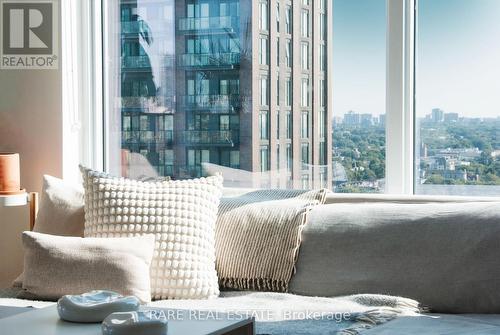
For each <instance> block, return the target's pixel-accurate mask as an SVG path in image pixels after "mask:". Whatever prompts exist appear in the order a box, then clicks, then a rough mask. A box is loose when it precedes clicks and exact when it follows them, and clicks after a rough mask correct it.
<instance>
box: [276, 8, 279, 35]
mask: <svg viewBox="0 0 500 335" xmlns="http://www.w3.org/2000/svg"><path fill="white" fill-rule="evenodd" d="M276 32H277V33H279V32H280V4H279V2H277V3H276Z"/></svg>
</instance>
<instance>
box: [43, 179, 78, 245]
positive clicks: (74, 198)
mask: <svg viewBox="0 0 500 335" xmlns="http://www.w3.org/2000/svg"><path fill="white" fill-rule="evenodd" d="M83 202H84V201H83V187H82V186H81V185H73V184H71V183H68V182H67V181H64V180H61V179H59V178H56V177H52V176H48V175H44V176H43V189H42V199H41V202H40V209H39V211H38V215H37V217H36V221H35V227H34V229H33V230H34V231H36V232H39V233H44V234H51V235H61V236H78V237H83V228H84V224H85V214H84V211H83Z"/></svg>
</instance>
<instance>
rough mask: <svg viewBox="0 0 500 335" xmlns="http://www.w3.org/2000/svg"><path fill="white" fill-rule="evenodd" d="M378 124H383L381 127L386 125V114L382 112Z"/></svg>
mask: <svg viewBox="0 0 500 335" xmlns="http://www.w3.org/2000/svg"><path fill="white" fill-rule="evenodd" d="M378 124H379V125H380V126H381V127H385V114H380V115H379V116H378Z"/></svg>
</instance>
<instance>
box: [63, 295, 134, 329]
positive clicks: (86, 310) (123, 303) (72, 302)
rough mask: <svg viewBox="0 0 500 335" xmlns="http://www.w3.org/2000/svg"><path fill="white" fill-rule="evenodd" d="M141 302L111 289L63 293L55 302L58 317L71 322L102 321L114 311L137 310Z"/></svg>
mask: <svg viewBox="0 0 500 335" xmlns="http://www.w3.org/2000/svg"><path fill="white" fill-rule="evenodd" d="M140 305H141V303H140V301H139V299H137V298H136V297H134V296H128V297H125V296H123V295H121V294H118V293H116V292H112V291H91V292H88V293H84V294H80V295H65V296H63V297H62V298H61V299H59V301H58V302H57V312H58V313H59V317H60V318H61V319H62V320H65V321H71V322H82V323H91V322H102V320H104V319H105V318H106V317H107V316H108V315H110V314H111V313H114V312H130V311H137V310H138V309H139V307H140Z"/></svg>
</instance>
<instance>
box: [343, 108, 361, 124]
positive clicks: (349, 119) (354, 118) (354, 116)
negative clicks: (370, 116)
mask: <svg viewBox="0 0 500 335" xmlns="http://www.w3.org/2000/svg"><path fill="white" fill-rule="evenodd" d="M344 124H345V125H348V126H358V125H360V124H361V115H360V114H358V113H356V112H354V111H349V112H347V113H346V114H344Z"/></svg>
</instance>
